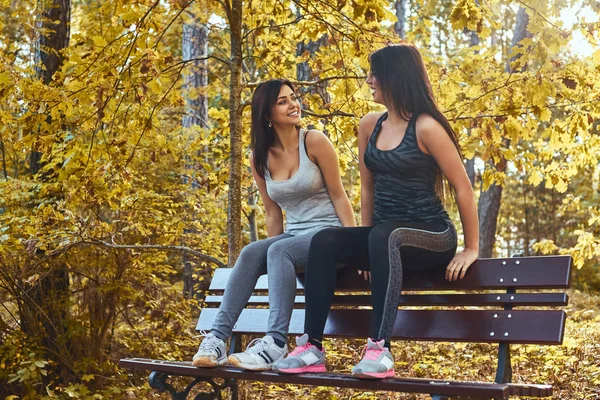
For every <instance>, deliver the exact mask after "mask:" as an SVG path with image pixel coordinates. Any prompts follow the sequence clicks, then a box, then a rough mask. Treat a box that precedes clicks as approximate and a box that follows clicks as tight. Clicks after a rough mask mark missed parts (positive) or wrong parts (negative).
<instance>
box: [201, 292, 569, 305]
mask: <svg viewBox="0 0 600 400" xmlns="http://www.w3.org/2000/svg"><path fill="white" fill-rule="evenodd" d="M222 301H223V296H222V295H209V296H206V298H205V299H204V304H205V305H206V306H208V307H218V306H219V305H220V304H221V302H222ZM304 304H305V299H304V296H296V299H295V306H296V308H304ZM567 304H568V296H567V294H566V293H515V294H505V293H497V294H424V295H421V294H408V295H402V296H400V304H399V305H400V306H483V307H485V306H492V307H504V306H505V305H511V306H513V307H519V306H566V305H567ZM248 305H251V306H268V305H269V296H268V295H256V296H252V297H250V299H249V300H248ZM333 305H334V306H370V305H371V295H363V294H356V295H348V294H345V295H337V296H335V297H334V298H333Z"/></svg>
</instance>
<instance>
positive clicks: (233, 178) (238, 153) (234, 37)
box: [227, 0, 242, 266]
mask: <svg viewBox="0 0 600 400" xmlns="http://www.w3.org/2000/svg"><path fill="white" fill-rule="evenodd" d="M229 29H230V42H231V56H230V60H229V62H230V81H229V129H230V131H229V193H228V203H229V204H228V216H227V239H228V241H229V249H228V250H229V252H228V253H229V254H228V256H229V257H228V262H229V265H230V266H233V264H234V263H235V261H236V260H237V257H238V255H239V254H240V251H241V248H242V235H241V231H242V223H241V221H242V106H241V104H242V0H231V9H230V10H229Z"/></svg>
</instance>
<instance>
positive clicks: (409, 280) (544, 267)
mask: <svg viewBox="0 0 600 400" xmlns="http://www.w3.org/2000/svg"><path fill="white" fill-rule="evenodd" d="M571 263H572V258H571V256H542V257H514V258H505V259H502V258H489V259H479V260H477V261H476V262H475V263H474V264H473V265H472V266H471V267H470V268H469V270H468V271H467V275H466V276H465V278H463V279H460V280H457V281H454V282H448V281H446V280H445V279H444V273H443V271H437V273H436V272H428V273H416V272H411V273H406V274H405V276H404V282H403V289H404V290H409V291H410V290H418V291H424V290H436V291H443V290H473V289H476V290H482V289H508V288H515V289H536V288H539V289H551V288H552V289H566V288H568V287H569V283H570V281H569V279H570V270H571ZM346 272H347V273H342V276H341V277H340V279H339V281H338V285H337V290H339V291H356V290H369V284H368V282H366V281H365V280H364V279H362V278H361V277H360V276H359V275H358V274H357V273H356V272H355V271H346ZM230 273H231V269H230V268H219V269H217V270H215V274H214V276H213V278H212V281H211V284H210V290H211V291H212V292H222V291H223V290H224V289H225V285H226V284H227V279H229V274H230ZM302 279H303V275H300V276H299V279H298V283H297V287H298V289H303V288H304V285H303V282H302ZM255 290H262V291H264V290H267V277H266V275H264V276H261V277H260V278H259V279H258V282H257V284H256V288H255Z"/></svg>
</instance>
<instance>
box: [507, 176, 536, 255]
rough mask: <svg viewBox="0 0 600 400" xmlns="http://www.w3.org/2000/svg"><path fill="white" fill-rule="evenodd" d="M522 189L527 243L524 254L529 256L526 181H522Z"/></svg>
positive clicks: (529, 240)
mask: <svg viewBox="0 0 600 400" xmlns="http://www.w3.org/2000/svg"><path fill="white" fill-rule="evenodd" d="M521 189H522V190H523V209H524V210H525V244H524V246H523V247H524V249H523V254H525V255H526V256H529V243H530V242H531V239H530V237H529V206H528V205H527V188H526V186H525V183H524V182H523V183H521ZM509 255H510V254H509Z"/></svg>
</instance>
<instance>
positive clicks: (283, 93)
mask: <svg viewBox="0 0 600 400" xmlns="http://www.w3.org/2000/svg"><path fill="white" fill-rule="evenodd" d="M300 112H301V111H300V102H299V101H298V99H297V98H296V93H294V91H293V90H292V88H291V87H289V86H288V85H283V86H281V90H280V91H279V95H278V96H277V101H276V102H275V105H274V106H273V108H272V109H271V113H270V114H271V115H270V120H271V123H272V124H273V125H277V126H282V127H283V126H287V125H294V126H296V125H299V124H300V119H301V118H300Z"/></svg>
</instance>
